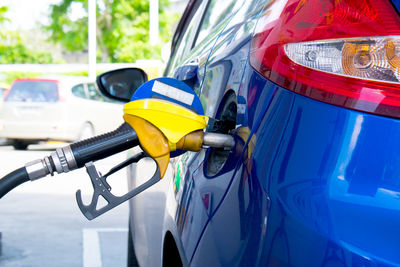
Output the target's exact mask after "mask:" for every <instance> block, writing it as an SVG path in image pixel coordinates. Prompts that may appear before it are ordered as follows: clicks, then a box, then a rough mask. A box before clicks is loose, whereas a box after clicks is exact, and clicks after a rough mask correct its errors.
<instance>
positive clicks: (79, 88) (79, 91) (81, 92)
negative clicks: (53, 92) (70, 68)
mask: <svg viewBox="0 0 400 267" xmlns="http://www.w3.org/2000/svg"><path fill="white" fill-rule="evenodd" d="M71 92H72V94H73V95H74V96H77V97H80V98H87V97H86V94H85V87H84V86H83V84H78V85H75V86H74V87H72V89H71Z"/></svg>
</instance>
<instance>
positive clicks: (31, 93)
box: [5, 81, 59, 102]
mask: <svg viewBox="0 0 400 267" xmlns="http://www.w3.org/2000/svg"><path fill="white" fill-rule="evenodd" d="M58 99H59V97H58V85H57V83H56V82H55V81H19V82H15V83H14V84H13V85H12V87H11V91H10V93H9V94H8V96H7V98H6V100H5V101H6V102H57V101H58Z"/></svg>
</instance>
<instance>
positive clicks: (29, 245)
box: [0, 143, 128, 267]
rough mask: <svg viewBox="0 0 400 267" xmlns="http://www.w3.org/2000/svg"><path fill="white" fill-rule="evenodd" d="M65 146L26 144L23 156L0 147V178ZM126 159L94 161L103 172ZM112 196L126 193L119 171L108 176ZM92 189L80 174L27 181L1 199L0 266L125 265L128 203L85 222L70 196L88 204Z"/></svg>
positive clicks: (83, 172)
mask: <svg viewBox="0 0 400 267" xmlns="http://www.w3.org/2000/svg"><path fill="white" fill-rule="evenodd" d="M61 145H64V144H58V143H54V144H45V145H31V146H30V147H29V149H28V150H27V151H15V150H14V149H13V148H12V147H10V146H0V177H3V176H4V175H6V174H7V173H9V172H11V171H13V170H14V169H16V168H19V167H21V166H23V165H24V164H25V163H27V162H29V161H32V160H35V159H38V158H43V157H44V156H46V155H48V154H49V153H51V152H52V151H53V150H54V149H55V148H56V147H57V146H61ZM125 158H126V155H125V153H120V154H118V155H115V156H113V157H111V158H108V159H105V160H102V161H99V162H96V167H98V170H99V171H100V172H102V173H105V172H106V171H107V170H108V169H110V168H111V167H113V166H115V165H116V164H117V163H119V162H121V161H123V160H124V159H125ZM110 178H111V179H108V181H110V184H111V187H112V192H113V193H114V194H119V195H120V194H123V193H125V192H126V190H127V189H126V184H127V182H126V173H125V171H124V170H122V171H120V172H118V173H116V174H115V175H114V177H110ZM91 188H92V185H91V183H90V180H89V177H88V176H87V174H86V171H85V170H84V169H81V170H77V171H74V172H70V173H66V174H60V175H55V176H53V177H46V178H43V179H41V180H38V181H35V182H27V183H25V184H23V185H21V186H19V187H18V188H17V189H15V190H13V191H11V192H10V193H9V194H8V195H6V196H5V197H3V198H2V199H1V200H0V232H1V234H2V236H1V245H2V247H1V252H2V253H1V256H0V266H2V267H16V266H32V267H35V266H60V267H63V266H83V267H97V266H99V267H100V266H103V267H104V266H125V263H126V257H127V256H126V245H127V223H128V214H127V212H128V206H127V203H124V204H122V205H121V206H119V207H116V208H115V209H113V210H111V211H109V212H108V213H106V214H104V215H102V216H100V217H98V218H96V219H94V220H93V221H88V220H87V219H86V218H85V217H84V216H83V215H82V214H81V213H80V211H79V209H78V207H77V204H76V200H75V192H76V191H77V190H78V189H82V192H83V194H84V196H83V199H84V202H85V203H89V201H90V194H91V193H92V191H91V190H90V189H91Z"/></svg>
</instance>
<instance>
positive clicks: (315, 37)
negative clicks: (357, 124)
mask: <svg viewBox="0 0 400 267" xmlns="http://www.w3.org/2000/svg"><path fill="white" fill-rule="evenodd" d="M250 63H251V65H252V66H253V67H254V68H255V69H256V70H257V71H258V72H260V73H261V74H262V75H264V76H265V77H267V78H268V79H270V80H271V81H273V82H275V83H276V84H278V85H280V86H282V87H284V88H287V89H289V90H292V91H294V92H297V93H299V94H302V95H305V96H308V97H311V98H314V99H317V100H320V101H324V102H327V103H330V104H334V105H338V106H342V107H347V108H352V109H356V110H362V111H366V112H370V113H374V114H380V115H385V116H392V117H400V19H399V15H398V14H397V12H396V11H395V9H394V8H393V6H392V5H391V3H390V2H389V1H388V0H357V1H354V0H309V1H305V0H286V1H279V0H278V1H271V2H270V4H268V5H267V6H266V7H265V9H264V14H263V16H262V17H261V18H260V21H259V22H258V25H257V29H256V34H255V36H254V38H253V40H252V45H251V50H250Z"/></svg>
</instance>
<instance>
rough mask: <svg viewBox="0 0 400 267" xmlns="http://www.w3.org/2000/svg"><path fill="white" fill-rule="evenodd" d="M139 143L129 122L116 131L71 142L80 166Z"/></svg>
mask: <svg viewBox="0 0 400 267" xmlns="http://www.w3.org/2000/svg"><path fill="white" fill-rule="evenodd" d="M137 145H139V139H138V136H137V134H136V132H135V130H133V128H132V127H131V126H130V125H129V124H128V123H126V122H125V123H123V124H122V125H121V126H120V127H118V128H117V129H116V130H115V131H112V132H109V133H106V134H103V135H99V136H95V137H92V138H89V139H86V140H82V141H79V142H76V143H73V144H71V150H72V153H73V154H74V157H75V161H76V163H77V165H78V168H80V167H83V166H84V165H85V164H86V163H88V162H90V161H95V160H99V159H103V158H106V157H109V156H111V155H114V154H116V153H119V152H121V151H124V150H126V149H129V148H131V147H134V146H137Z"/></svg>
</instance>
